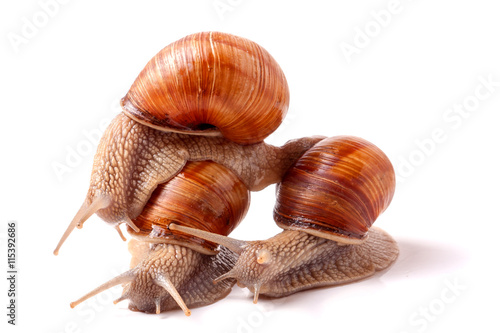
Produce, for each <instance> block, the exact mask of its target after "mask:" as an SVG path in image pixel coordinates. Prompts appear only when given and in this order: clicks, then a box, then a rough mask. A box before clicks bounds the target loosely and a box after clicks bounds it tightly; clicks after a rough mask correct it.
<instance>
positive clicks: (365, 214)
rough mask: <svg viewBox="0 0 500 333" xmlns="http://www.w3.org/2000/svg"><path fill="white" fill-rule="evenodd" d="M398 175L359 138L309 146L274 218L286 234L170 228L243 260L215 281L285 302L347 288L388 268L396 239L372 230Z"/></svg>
mask: <svg viewBox="0 0 500 333" xmlns="http://www.w3.org/2000/svg"><path fill="white" fill-rule="evenodd" d="M394 190H395V174H394V169H393V167H392V164H391V162H390V161H389V159H388V158H387V156H386V155H385V154H384V153H383V152H382V151H381V150H380V149H379V148H378V147H376V146H375V145H373V144H372V143H370V142H368V141H366V140H364V139H361V138H357V137H352V136H338V137H331V138H327V139H324V140H322V141H320V142H318V143H317V144H316V145H315V146H313V147H312V148H311V149H309V150H308V151H307V152H306V153H305V154H304V155H303V156H302V157H301V158H299V159H298V161H297V162H296V163H295V165H293V166H292V167H291V168H290V169H289V170H288V172H287V173H286V174H285V176H284V178H283V180H282V181H281V183H280V184H279V185H278V187H277V201H276V205H275V208H274V219H275V221H276V223H277V224H278V226H280V227H281V228H283V229H284V231H283V232H281V233H280V234H278V235H276V236H274V237H272V238H269V239H267V240H263V241H240V240H236V239H232V238H229V237H225V236H221V235H215V234H211V233H209V232H206V231H202V230H196V229H192V228H189V227H185V226H181V225H178V224H176V223H175V222H173V223H171V224H170V226H169V229H170V230H175V231H183V232H185V233H189V234H191V235H193V236H198V237H200V238H203V239H206V240H209V241H213V242H216V243H218V244H221V245H223V246H225V247H227V248H229V249H230V250H232V251H233V252H235V253H237V254H238V256H239V258H238V261H237V262H236V264H235V266H234V268H232V269H231V270H230V271H229V272H227V273H225V274H222V275H221V276H219V277H218V278H217V279H215V282H217V283H220V282H221V281H225V280H226V279H236V280H237V283H238V285H239V286H241V287H247V288H248V289H249V290H251V291H252V292H253V293H254V303H256V302H257V299H258V297H259V295H260V294H262V295H266V296H270V297H282V296H287V295H290V294H293V293H295V292H298V291H301V290H305V289H310V288H315V287H320V286H328V285H337V284H346V283H350V282H354V281H357V280H360V279H363V278H366V277H369V276H371V275H373V274H374V273H375V272H376V271H380V270H383V269H385V268H387V267H389V266H390V265H391V264H392V263H393V262H394V261H395V260H396V258H397V256H398V253H399V250H398V247H397V244H396V242H395V241H394V240H393V239H392V237H391V236H390V235H389V234H387V233H386V232H385V231H383V230H382V229H379V228H375V227H371V225H372V224H373V222H374V221H375V220H376V219H377V217H378V216H379V215H380V214H381V213H382V212H383V211H384V210H385V209H386V208H387V206H388V205H389V203H390V202H391V200H392V197H393V194H394Z"/></svg>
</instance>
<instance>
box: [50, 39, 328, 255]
mask: <svg viewBox="0 0 500 333" xmlns="http://www.w3.org/2000/svg"><path fill="white" fill-rule="evenodd" d="M288 103H289V92H288V85H287V82H286V79H285V76H284V74H283V72H282V70H281V68H280V67H279V65H278V64H277V62H276V61H275V60H274V59H273V58H272V56H271V55H270V54H269V53H268V52H267V51H266V50H265V49H264V48H262V47H261V46H259V45H258V44H256V43H254V42H252V41H249V40H247V39H245V38H242V37H237V36H233V35H230V34H226V33H220V32H203V33H196V34H193V35H189V36H186V37H184V38H182V39H180V40H178V41H177V42H174V43H172V44H170V45H168V46H166V47H165V48H164V49H162V50H161V51H160V52H159V53H158V54H157V55H155V56H154V57H153V58H152V59H151V60H150V61H149V62H148V63H147V65H146V67H145V68H144V69H143V70H142V71H141V73H140V74H139V76H138V77H137V79H136V80H135V82H134V83H133V84H132V86H131V88H130V90H129V92H128V93H127V94H126V96H125V97H124V98H123V99H122V102H121V104H122V109H123V112H122V113H121V114H119V115H118V116H117V117H116V118H115V119H114V120H113V121H112V122H111V124H110V125H109V127H108V128H107V129H106V131H105V133H104V135H103V137H102V138H101V141H100V143H99V146H98V148H97V153H96V155H95V157H94V163H93V168H92V175H91V180H90V186H89V190H88V192H87V196H86V198H85V200H84V202H83V204H82V206H81V208H80V209H79V211H78V212H77V214H76V215H75V217H74V218H73V220H72V221H71V223H70V224H69V226H68V227H67V229H66V231H65V232H64V234H63V236H62V237H61V240H60V241H59V243H58V244H57V246H56V249H55V250H54V254H58V252H59V249H60V247H61V246H62V244H63V243H64V241H65V240H66V239H67V237H68V236H69V235H70V233H71V232H72V231H73V230H74V228H75V227H78V228H81V227H82V226H83V223H84V222H85V221H86V220H87V219H88V218H89V217H90V216H91V215H93V214H94V213H96V214H97V215H98V216H99V217H100V218H101V219H103V220H104V221H106V222H108V223H109V224H111V225H112V226H114V227H115V228H116V229H117V230H118V232H119V234H120V236H121V237H122V238H124V237H123V235H122V233H121V231H120V229H119V225H120V224H121V223H126V224H127V225H128V226H129V227H130V228H132V229H134V230H135V231H136V232H139V228H138V226H136V224H135V223H134V222H133V220H134V219H135V218H136V217H137V216H138V215H139V214H140V213H141V211H142V209H143V207H144V205H145V203H146V202H147V200H148V198H149V197H150V196H151V193H152V192H153V191H154V189H155V188H156V186H157V185H158V184H161V183H165V182H167V181H168V180H170V179H171V178H173V177H174V176H175V175H176V174H177V173H178V172H180V170H182V168H183V167H184V165H185V164H186V162H187V161H200V160H212V161H215V162H217V163H219V164H221V165H224V166H226V167H227V168H229V169H230V170H231V171H232V172H234V173H235V174H236V175H237V176H238V177H239V178H240V179H241V180H242V181H243V183H244V184H245V185H246V187H247V188H248V189H249V190H251V191H258V190H261V189H263V188H265V187H266V186H268V185H270V184H273V183H277V182H279V181H280V180H281V178H282V177H283V174H284V172H285V171H286V170H287V169H288V168H289V167H290V165H291V164H293V163H294V162H295V160H296V159H297V158H298V157H299V156H301V155H302V154H303V153H304V152H305V151H306V150H307V149H309V148H310V147H311V146H313V145H314V144H315V143H316V142H317V141H319V140H320V138H316V137H313V138H302V139H297V140H292V141H290V142H288V143H286V144H285V145H284V146H282V147H274V146H272V145H268V144H266V143H264V142H263V140H264V138H265V137H266V136H268V135H269V134H270V133H272V132H273V131H274V130H275V129H276V128H277V127H278V126H279V125H280V123H281V121H282V120H283V118H284V117H285V115H286V112H287V110H288Z"/></svg>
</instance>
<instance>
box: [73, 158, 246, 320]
mask: <svg viewBox="0 0 500 333" xmlns="http://www.w3.org/2000/svg"><path fill="white" fill-rule="evenodd" d="M249 203H250V193H249V191H248V189H247V188H246V186H245V185H244V184H243V182H241V180H239V179H238V177H236V175H234V173H232V172H231V171H230V170H229V169H227V168H226V167H224V166H222V165H219V164H217V163H214V162H210V161H202V162H189V163H187V164H186V166H185V167H184V168H183V169H182V171H181V172H180V173H179V174H178V175H177V176H175V177H174V178H173V179H172V180H170V181H169V182H167V183H163V184H160V185H159V186H158V188H157V189H156V190H155V191H154V192H153V194H152V196H151V198H150V199H149V200H148V202H147V203H146V205H145V207H144V210H143V211H142V213H141V214H140V215H139V216H138V217H137V218H135V219H134V220H133V222H134V224H135V225H136V226H137V227H138V228H139V231H134V230H133V229H132V228H130V227H128V231H129V233H130V234H131V235H132V237H133V239H132V240H131V242H132V243H131V244H132V250H131V252H132V254H133V255H134V258H133V260H132V266H133V267H132V268H131V269H130V270H129V271H127V272H125V273H123V274H121V275H119V276H117V277H115V278H114V279H112V280H110V281H108V282H106V283H104V284H103V285H102V286H100V287H98V288H96V289H95V290H93V291H91V292H90V293H88V294H86V295H85V296H83V297H82V298H80V299H79V300H78V301H76V302H73V303H71V306H72V307H74V306H76V305H78V304H79V303H81V302H83V301H84V300H86V299H88V298H90V297H92V296H94V295H96V294H98V293H100V292H102V291H104V290H106V289H108V288H111V287H113V286H115V285H118V284H123V283H125V284H126V285H125V287H124V291H123V294H122V296H121V297H120V298H119V299H118V300H117V301H115V302H118V301H121V300H124V299H128V300H129V308H130V309H132V310H137V311H143V312H148V313H160V312H161V311H166V310H170V309H174V308H177V307H181V308H182V309H183V311H184V313H185V314H186V315H189V314H190V310H189V307H196V306H202V305H208V304H211V303H213V302H215V301H217V300H219V299H221V298H224V297H225V296H226V295H227V294H228V293H229V292H230V290H231V288H232V286H233V285H234V282H235V280H234V279H228V280H226V281H224V283H221V284H220V285H219V284H217V285H214V284H213V283H212V281H213V279H215V278H216V277H217V276H218V275H221V274H225V273H227V272H228V271H229V270H230V269H231V268H232V267H233V266H234V263H235V262H236V255H235V254H234V253H233V252H231V251H229V250H228V249H226V248H224V247H221V249H220V251H217V245H216V244H214V243H211V242H207V241H205V240H203V239H200V238H198V237H193V236H190V235H187V234H183V233H182V232H177V231H170V230H168V228H167V226H168V225H169V224H170V223H171V222H175V223H177V224H179V225H183V226H189V227H191V228H196V229H200V230H205V231H210V232H213V233H217V234H220V235H228V234H229V233H230V232H231V231H232V230H233V229H234V228H235V227H236V226H237V225H238V224H239V223H240V221H241V220H242V219H243V218H244V216H245V214H246V212H247V210H248V207H249Z"/></svg>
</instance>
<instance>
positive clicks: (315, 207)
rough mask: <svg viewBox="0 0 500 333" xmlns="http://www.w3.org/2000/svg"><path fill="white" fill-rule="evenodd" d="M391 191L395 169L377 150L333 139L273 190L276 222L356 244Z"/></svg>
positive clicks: (312, 152)
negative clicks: (274, 191) (275, 196)
mask: <svg viewBox="0 0 500 333" xmlns="http://www.w3.org/2000/svg"><path fill="white" fill-rule="evenodd" d="M394 190H395V174H394V169H393V167H392V164H391V162H390V161H389V159H388V157H387V156H386V155H385V154H384V153H383V152H382V151H381V150H380V149H379V148H378V147H376V146H375V145H374V144H372V143H370V142H368V141H366V140H364V139H361V138H357V137H352V136H336V137H331V138H327V139H324V140H322V141H320V142H318V143H317V144H316V145H314V146H313V147H312V148H311V149H309V150H308V151H307V152H306V153H305V154H304V155H303V156H302V157H301V158H300V159H299V160H298V161H297V162H296V163H295V165H294V166H292V167H291V168H290V169H289V170H288V171H287V173H286V174H285V176H284V178H283V180H282V182H281V183H280V184H279V186H278V189H277V201H276V206H275V208H274V219H275V221H276V223H277V224H278V226H280V227H281V228H283V229H292V230H301V231H304V232H307V233H310V234H312V235H315V236H319V237H323V238H327V239H331V240H336V241H339V242H342V243H348V244H357V243H361V242H363V241H364V239H365V236H366V234H367V232H368V229H369V228H370V226H371V225H372V224H373V222H374V221H375V220H376V219H377V217H378V216H379V215H380V214H381V213H382V212H383V211H384V210H385V209H386V208H387V206H388V205H389V203H390V202H391V200H392V197H393V195H394Z"/></svg>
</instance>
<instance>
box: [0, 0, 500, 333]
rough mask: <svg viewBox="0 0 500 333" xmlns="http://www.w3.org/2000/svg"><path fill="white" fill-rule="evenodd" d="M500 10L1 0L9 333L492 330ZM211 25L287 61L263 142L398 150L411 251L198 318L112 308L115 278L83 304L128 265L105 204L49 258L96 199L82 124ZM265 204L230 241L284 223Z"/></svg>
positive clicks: (101, 114)
mask: <svg viewBox="0 0 500 333" xmlns="http://www.w3.org/2000/svg"><path fill="white" fill-rule="evenodd" d="M44 3H52V5H51V6H48V5H45V6H44V5H43V4H44ZM54 3H55V4H58V5H57V7H56V6H54V5H53V4H54ZM217 6H218V7H217ZM44 8H45V9H44ZM388 9H390V10H391V11H392V14H390V17H388V16H387V15H385V16H384V15H383V14H387V13H388V11H387V10H388ZM499 10H500V8H499V6H498V4H497V2H495V1H487V0H475V1H451V0H449V1H430V0H414V1H410V0H401V1H399V2H398V1H392V2H391V1H390V0H376V1H367V0H363V1H347V0H344V1H308V2H306V1H274V2H272V3H271V1H263V0H262V1H251V0H220V1H215V0H206V1H152V0H150V1H140V2H139V1H135V2H132V1H116V0H115V1H106V2H103V1H76V0H74V1H66V3H64V4H63V1H62V0H61V1H60V2H54V1H49V0H41V1H33V0H30V1H16V2H13V1H9V2H8V3H7V1H2V4H1V5H0V22H1V39H0V43H1V60H2V61H1V62H0V73H1V76H0V77H1V81H0V85H1V86H0V91H1V95H0V96H1V109H2V111H1V112H2V130H1V131H0V135H1V140H0V142H1V156H2V162H1V164H0V165H1V166H0V167H1V172H0V175H1V177H2V181H1V184H2V187H1V188H2V190H1V202H2V206H1V211H2V214H1V222H2V228H1V233H2V238H0V240H1V242H2V244H1V253H2V254H1V255H0V258H3V259H2V260H1V261H2V263H0V266H1V267H3V268H2V269H5V266H6V246H5V243H6V238H5V237H6V236H5V232H6V227H5V226H6V224H7V222H8V221H11V220H14V221H17V223H18V243H17V244H18V269H19V276H18V285H17V288H18V299H17V302H18V318H17V320H18V321H17V322H18V326H16V327H15V328H13V327H11V326H10V325H7V324H6V321H7V317H6V316H5V313H6V311H7V310H6V309H5V307H6V304H7V296H6V294H7V285H6V280H5V279H4V278H2V279H1V281H2V282H1V283H0V295H1V297H0V304H1V308H2V309H3V310H1V311H0V312H1V316H0V318H2V319H1V324H0V325H1V327H2V331H3V330H4V328H3V327H7V328H8V331H9V332H11V331H12V332H27V331H36V332H57V333H61V332H109V331H110V330H113V331H117V332H146V331H147V332H149V331H152V330H155V331H159V330H161V331H165V332H166V331H167V330H168V331H169V332H181V331H182V332H195V331H199V330H203V331H206V332H272V331H277V330H278V329H279V330H280V331H281V330H288V331H291V332H308V331H318V330H322V331H323V330H326V329H328V330H329V331H336V332H366V331H371V332H394V333H401V332H408V333H413V332H443V331H447V332H450V331H452V330H460V331H466V330H468V331H471V330H474V331H489V332H492V331H498V330H499V328H500V325H499V324H498V320H497V317H498V313H499V310H500V306H499V305H498V304H499V303H498V298H499V297H500V292H499V287H498V278H497V277H498V273H496V272H497V269H496V267H495V266H496V265H497V262H498V258H497V256H498V254H499V253H500V245H499V244H500V241H499V240H498V235H499V231H500V227H499V222H500V221H499V217H498V201H499V200H498V199H500V195H499V194H498V188H499V186H500V177H499V173H498V170H499V169H500V158H499V149H498V144H499V143H500V140H499V139H500V134H499V131H498V126H499V124H500V115H499V106H500V84H499V82H500V45H499V43H500V40H499V35H498V32H499V31H500V20H499V16H498V14H499ZM389 13H390V12H389ZM376 17H378V21H377V19H376ZM30 24H35V30H34V29H33V28H32V29H31V30H30V29H29V27H27V26H29V25H30ZM207 30H219V31H224V32H229V33H233V34H236V35H240V36H243V37H246V38H249V39H251V40H254V41H256V42H258V43H259V44H261V45H262V46H264V47H265V48H266V49H267V50H268V51H269V52H270V53H271V54H272V55H273V56H274V57H275V58H276V60H277V61H278V62H279V63H280V65H281V66H282V68H283V70H284V72H285V74H286V76H287V79H288V83H289V86H290V92H291V103H290V109H289V114H288V116H287V119H286V121H285V122H284V124H283V125H282V126H281V128H280V129H279V130H278V131H277V133H276V134H274V135H273V136H271V137H270V138H269V139H268V140H267V142H269V143H272V144H275V145H281V144H282V143H284V142H285V141H286V140H288V139H291V138H296V137H301V136H308V135H314V134H322V135H327V136H333V135H338V134H352V135H357V136H361V137H364V138H366V139H368V140H369V141H372V142H373V143H375V144H376V145H378V146H379V147H380V148H381V149H383V150H384V151H385V152H386V153H387V155H388V156H389V157H390V159H391V160H392V161H393V164H394V167H395V169H396V172H397V174H398V183H397V191H396V195H395V197H394V200H393V202H392V204H391V206H390V207H389V209H388V210H387V211H386V212H385V213H384V214H383V215H382V216H381V217H380V218H379V220H378V221H377V222H376V225H378V226H379V227H382V228H384V229H385V230H387V231H388V232H389V233H391V234H392V235H393V236H394V237H395V239H396V240H397V241H398V242H399V245H400V249H401V254H400V257H399V258H398V260H397V262H396V263H395V264H394V266H392V267H391V269H390V270H388V271H386V272H383V273H381V274H377V275H376V276H374V277H373V278H371V279H368V280H365V281H362V282H359V283H355V284H351V285H347V286H342V287H337V288H324V289H318V290H312V291H306V292H302V293H299V294H295V295H293V296H290V297H287V298H284V299H280V300H275V301H270V300H260V301H259V303H258V304H257V305H254V304H253V303H252V302H251V296H250V295H249V293H248V291H247V290H243V289H240V288H238V287H235V288H234V290H233V292H232V293H231V294H230V295H229V296H228V297H227V298H226V299H224V300H222V301H220V302H218V303H216V304H214V305H211V306H208V307H204V308H197V309H193V311H192V315H191V317H185V316H184V315H183V313H182V312H181V311H171V312H167V313H163V314H161V315H145V314H142V313H134V312H131V311H129V310H128V309H127V307H126V306H127V304H126V302H124V303H120V304H119V305H116V306H114V305H113V304H112V303H111V301H112V300H113V299H115V298H117V297H118V296H119V294H120V288H115V289H113V290H112V291H109V292H107V293H106V294H103V295H102V296H100V297H98V298H96V299H94V301H92V302H93V303H92V302H88V303H84V304H82V305H80V306H79V307H78V308H76V309H74V310H72V309H70V307H69V302H70V301H73V300H75V299H76V298H78V297H79V296H81V295H82V294H84V293H86V292H87V291H89V290H90V289H92V288H94V287H95V286H97V285H98V284H100V283H102V282H104V281H106V280H108V279H109V278H111V277H113V276H114V275H116V274H118V273H119V272H122V271H123V270H125V269H127V264H128V260H129V255H128V253H127V250H126V244H125V243H123V242H122V241H121V240H120V239H119V238H118V236H117V234H116V232H115V231H114V230H113V229H112V228H109V227H108V226H106V225H105V224H104V223H103V222H101V221H100V220H99V218H97V217H95V216H94V217H92V218H91V219H90V220H89V221H88V222H87V223H86V224H85V226H84V228H83V229H82V230H76V231H75V232H74V233H73V234H72V235H71V236H70V237H69V239H68V241H67V242H66V244H64V246H63V248H62V249H61V252H60V255H59V256H58V257H55V256H53V255H52V250H53V249H54V247H55V245H56V243H57V241H58V240H59V237H60V236H61V235H62V233H63V231H64V230H65V228H66V226H67V224H68V223H69V222H70V220H71V219H72V217H73V216H74V214H75V213H76V211H77V210H78V208H79V206H80V205H81V203H82V201H83V199H84V197H85V194H86V191H87V186H88V181H89V177H90V171H91V166H92V156H93V154H94V152H95V149H96V144H95V143H93V142H92V141H91V140H90V139H89V138H88V137H87V136H86V135H85V133H92V134H94V136H92V135H91V138H94V137H95V136H96V135H98V133H97V132H102V129H101V127H102V123H105V122H107V121H109V120H110V119H111V118H112V117H114V115H115V114H116V113H117V112H119V110H117V101H118V100H119V98H121V97H122V96H124V95H125V93H126V92H127V90H128V88H129V86H130V85H131V83H132V82H133V80H134V79H135V77H136V76H137V74H138V73H139V71H140V70H141V69H142V67H143V66H144V65H145V63H146V62H147V61H148V60H149V59H150V58H151V57H152V56H153V55H154V54H155V53H156V52H157V51H159V50H160V49H161V48H163V47H164V46H165V45H167V44H169V43H171V42H173V41H175V40H177V39H179V38H181V37H183V36H185V35H187V34H190V33H194V32H198V31H207ZM366 30H367V32H363V31H366ZM366 33H368V35H366ZM16 41H17V42H16ZM343 48H344V50H346V49H347V48H350V50H351V51H353V50H354V48H355V51H356V53H352V54H350V55H349V54H346V53H344V52H343V51H342V49H343ZM481 80H483V81H484V80H490V81H491V82H492V83H491V84H489V85H484V83H482V81H481ZM478 94H479V95H478ZM478 97H480V98H478ZM464 104H465V107H464ZM454 107H455V109H453V108H454ZM458 107H462V109H463V110H464V112H463V113H462V115H460V114H459V113H456V111H454V110H458ZM467 109H468V110H470V111H468V110H467ZM96 133H97V134H96ZM430 140H434V141H433V142H431V141H430ZM71 152H73V154H74V152H76V154H77V157H74V156H73V157H71V156H72V155H71V154H72V153H71ZM57 165H59V166H60V165H66V166H67V169H65V172H63V173H62V174H61V172H59V173H57V172H56V170H55V166H57ZM252 200H253V202H252V206H251V210H250V212H249V214H248V215H247V218H246V220H245V221H244V222H243V223H242V224H241V225H240V227H239V228H238V229H237V230H235V231H234V233H233V236H234V237H236V238H242V239H245V240H253V239H264V238H268V237H270V236H272V235H274V234H276V233H277V232H279V228H278V227H276V226H275V225H274V223H273V221H272V208H273V205H274V187H270V188H268V189H266V190H264V191H262V192H258V193H253V196H252ZM5 270H6V269H5ZM2 276H3V275H2Z"/></svg>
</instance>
